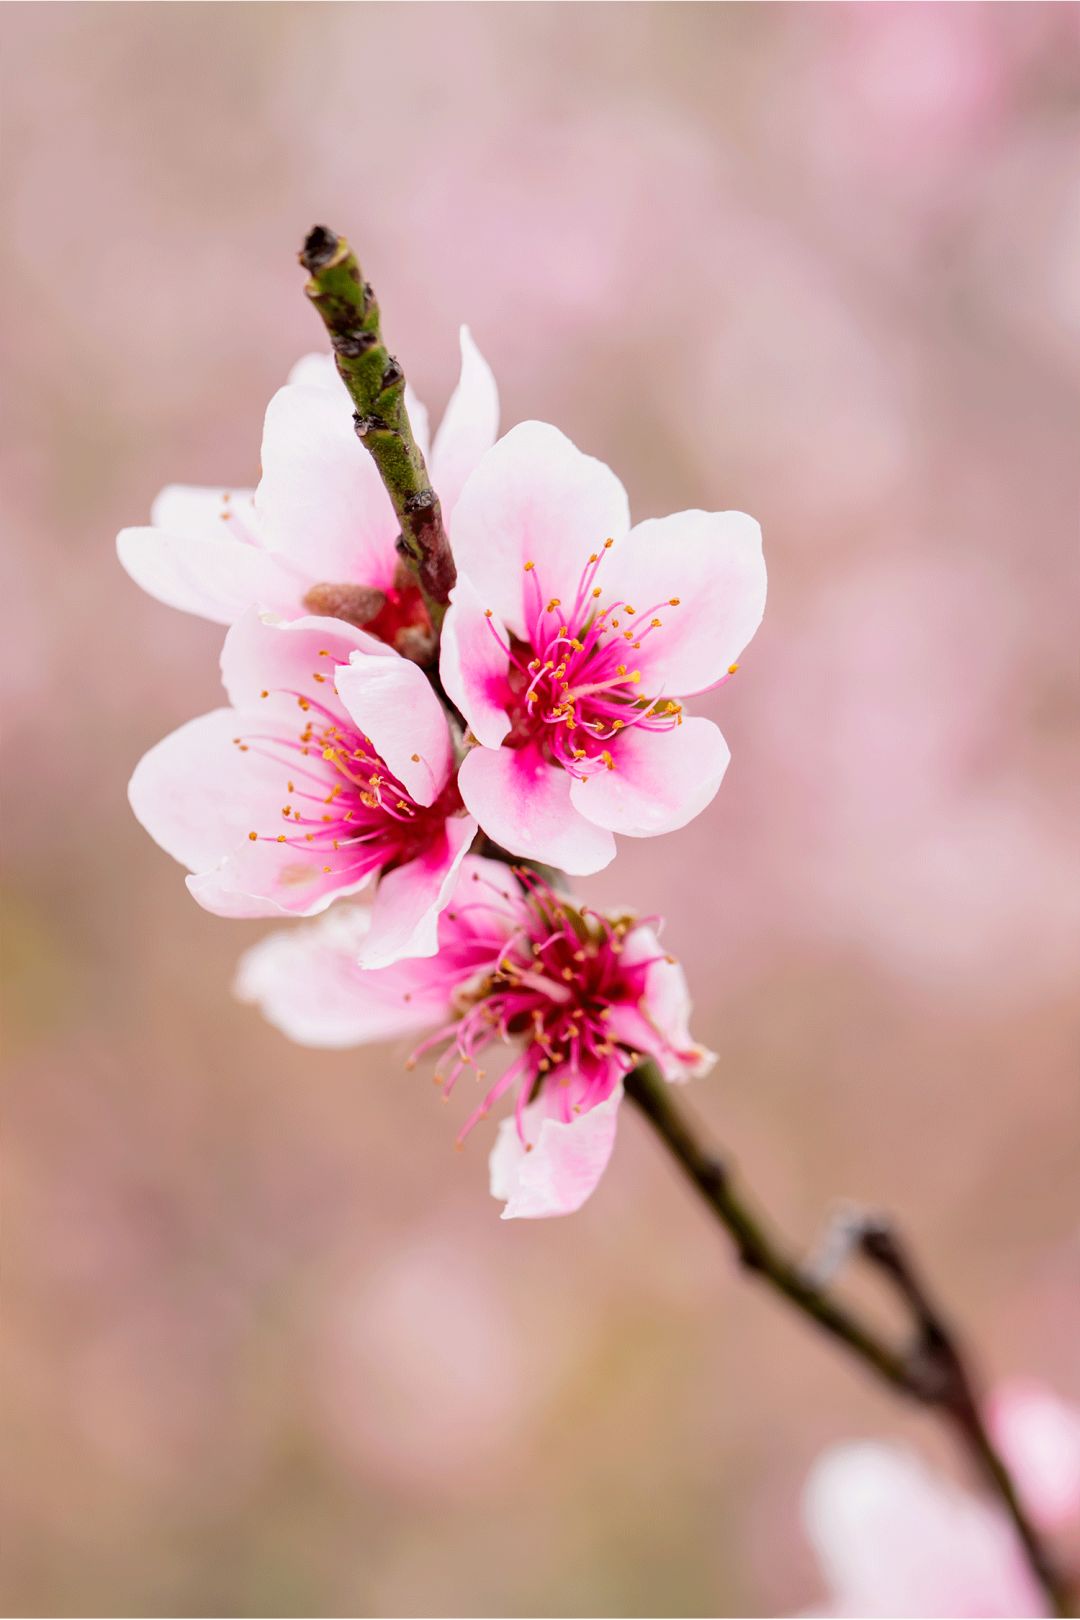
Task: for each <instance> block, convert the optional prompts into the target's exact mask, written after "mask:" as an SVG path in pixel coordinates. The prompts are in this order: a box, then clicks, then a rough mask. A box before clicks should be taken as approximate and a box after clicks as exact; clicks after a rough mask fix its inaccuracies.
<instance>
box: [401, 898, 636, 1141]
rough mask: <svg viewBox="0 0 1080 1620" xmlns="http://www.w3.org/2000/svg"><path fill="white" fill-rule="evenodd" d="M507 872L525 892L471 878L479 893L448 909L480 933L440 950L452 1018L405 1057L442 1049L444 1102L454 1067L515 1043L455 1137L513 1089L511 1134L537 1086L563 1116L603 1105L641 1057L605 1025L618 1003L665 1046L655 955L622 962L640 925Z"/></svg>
mask: <svg viewBox="0 0 1080 1620" xmlns="http://www.w3.org/2000/svg"><path fill="white" fill-rule="evenodd" d="M514 872H515V875H516V876H517V878H518V879H519V880H520V882H521V883H522V884H524V885H525V886H526V893H525V894H524V895H523V896H518V897H515V898H514V899H510V898H509V897H507V896H505V895H503V894H502V893H501V891H499V890H498V889H497V888H496V887H495V886H494V885H492V884H490V883H488V882H486V881H485V880H483V879H480V878H476V879H474V881H475V882H476V883H477V884H478V885H479V887H480V889H481V891H484V893H483V897H482V898H479V899H477V901H476V902H475V903H466V904H465V905H459V906H458V907H456V909H455V910H454V911H452V912H450V913H448V916H447V920H448V922H449V923H451V924H455V923H457V922H458V921H459V919H463V918H464V917H465V916H467V915H468V913H469V912H470V911H475V912H476V913H478V914H479V917H480V929H479V931H476V930H470V931H469V932H467V933H463V934H461V935H460V944H458V943H455V944H448V945H444V947H443V950H442V953H441V960H442V961H443V962H444V963H445V966H446V973H447V981H448V983H450V984H454V983H456V984H457V985H458V986H459V988H458V989H457V991H456V994H455V999H456V1001H457V1003H458V1017H457V1018H456V1019H455V1020H454V1021H453V1022H452V1023H450V1024H447V1025H446V1026H444V1027H443V1028H442V1029H440V1030H437V1031H436V1032H435V1034H434V1035H432V1036H430V1037H429V1038H428V1039H427V1040H425V1041H424V1042H423V1043H422V1044H421V1046H419V1047H418V1048H417V1049H416V1051H415V1052H414V1053H413V1055H412V1057H411V1058H410V1060H409V1062H410V1067H411V1066H412V1064H413V1063H415V1061H416V1058H417V1057H418V1056H419V1055H420V1053H421V1052H424V1051H428V1050H431V1049H432V1048H436V1047H442V1048H443V1055H442V1058H441V1060H440V1066H439V1070H438V1071H437V1072H436V1075H435V1080H436V1084H438V1085H440V1086H442V1087H443V1095H444V1097H446V1096H448V1095H449V1094H450V1092H451V1091H452V1089H453V1087H454V1084H455V1082H456V1081H457V1080H458V1078H459V1077H460V1075H461V1074H462V1073H463V1072H464V1071H466V1070H469V1069H471V1070H472V1071H473V1072H474V1073H475V1076H476V1078H477V1079H478V1080H479V1079H483V1078H484V1070H483V1069H482V1068H480V1067H479V1064H478V1061H477V1060H478V1058H479V1057H480V1055H481V1054H482V1053H483V1051H484V1050H485V1048H487V1047H488V1046H490V1045H491V1043H492V1042H493V1041H496V1040H501V1041H508V1042H519V1041H520V1042H523V1043H524V1047H523V1050H522V1052H521V1054H520V1055H519V1056H518V1057H517V1058H516V1059H515V1061H514V1062H513V1063H512V1064H511V1065H510V1067H509V1068H508V1069H507V1070H506V1072H505V1073H504V1074H503V1075H502V1076H501V1077H500V1078H499V1079H498V1080H497V1081H496V1083H495V1084H494V1085H493V1086H492V1087H491V1088H490V1089H489V1090H488V1091H487V1093H486V1094H485V1096H484V1098H483V1101H482V1102H481V1103H480V1105H479V1106H478V1107H477V1108H476V1109H475V1110H474V1111H473V1113H472V1114H471V1115H470V1116H469V1118H468V1119H467V1120H466V1122H465V1124H464V1126H463V1127H462V1129H461V1132H460V1134H459V1141H460V1140H461V1139H462V1138H464V1137H465V1136H466V1135H467V1134H468V1132H469V1131H470V1130H471V1129H472V1128H473V1126H474V1125H475V1124H476V1123H477V1121H478V1120H480V1119H482V1118H483V1117H484V1116H485V1115H486V1114H487V1113H488V1112H489V1111H490V1110H491V1108H492V1106H493V1105H494V1104H495V1103H496V1102H497V1101H498V1099H499V1098H500V1097H501V1096H503V1094H504V1093H505V1092H507V1091H508V1090H510V1089H511V1088H512V1087H514V1086H515V1085H516V1087H517V1115H518V1128H519V1130H520V1129H521V1115H522V1112H523V1110H524V1108H525V1106H526V1104H528V1103H529V1102H530V1101H532V1100H534V1099H535V1098H536V1097H537V1096H538V1095H539V1093H540V1091H541V1089H543V1088H547V1089H548V1092H549V1102H550V1104H551V1108H552V1111H553V1112H554V1113H555V1114H556V1116H557V1117H560V1118H562V1119H563V1120H566V1121H569V1120H572V1119H573V1118H575V1117H576V1116H577V1115H578V1114H581V1113H584V1112H585V1111H586V1110H588V1109H589V1108H592V1107H594V1106H595V1105H596V1104H597V1103H598V1102H602V1101H603V1100H604V1098H605V1097H607V1096H609V1095H610V1094H611V1091H612V1089H613V1088H614V1086H615V1085H616V1083H617V1082H618V1081H619V1079H620V1078H621V1077H622V1075H624V1074H626V1073H627V1072H628V1071H629V1070H630V1069H632V1068H633V1067H634V1066H635V1065H636V1064H637V1063H639V1062H640V1061H641V1058H642V1052H641V1051H640V1050H638V1049H634V1048H631V1047H629V1046H628V1045H626V1044H625V1043H624V1042H622V1041H620V1040H618V1039H613V1037H612V1034H611V1030H610V1027H609V1021H610V1020H611V1017H612V1013H613V1010H614V1009H615V1008H617V1007H619V1006H624V1005H627V1004H628V1005H630V1006H631V1007H634V1008H635V1009H637V1011H638V1013H639V1014H641V1016H642V1019H643V1020H644V1023H643V1029H644V1030H645V1031H646V1033H655V1037H656V1044H657V1046H658V1047H662V1046H665V1045H666V1043H665V1041H664V1039H663V1037H662V1035H661V1034H660V1033H659V1031H655V1032H651V1031H650V1029H649V1025H648V1018H647V1014H646V1012H645V1008H644V995H645V989H646V982H647V973H648V969H649V968H650V967H651V966H652V965H653V963H654V962H656V961H658V960H664V959H665V958H663V957H662V956H652V957H649V958H646V959H644V960H639V961H635V962H633V963H632V964H629V965H628V964H625V963H624V961H623V951H624V942H625V939H626V937H627V935H628V934H629V933H630V932H631V931H632V930H633V929H634V928H635V927H637V926H640V925H639V924H638V923H636V922H634V921H631V920H627V919H622V920H616V921H611V920H609V919H608V918H606V917H603V916H601V915H600V914H599V913H598V912H594V911H592V910H590V909H589V908H588V907H584V906H583V907H580V908H578V907H574V906H571V905H570V904H569V903H568V902H567V901H566V900H565V899H563V898H562V897H561V896H559V895H557V894H555V892H554V891H553V890H552V889H550V888H549V887H548V885H547V884H546V883H544V882H543V881H542V880H541V879H540V878H538V877H537V876H536V874H535V873H534V872H532V871H531V870H529V869H528V868H524V867H515V868H514ZM492 894H494V895H496V896H497V898H496V899H494V900H492V899H491V898H490V897H489V896H490V895H492ZM503 913H504V914H505V915H506V916H507V917H508V918H509V919H511V920H512V923H513V927H512V930H511V932H510V933H509V934H508V935H507V934H506V932H505V930H504V929H502V928H500V927H499V926H498V919H499V917H500V914H503ZM485 920H490V927H491V933H490V937H488V938H486V937H485V934H484V931H483V930H484V922H485ZM485 951H486V953H487V954H486V959H485ZM643 1044H644V1042H643Z"/></svg>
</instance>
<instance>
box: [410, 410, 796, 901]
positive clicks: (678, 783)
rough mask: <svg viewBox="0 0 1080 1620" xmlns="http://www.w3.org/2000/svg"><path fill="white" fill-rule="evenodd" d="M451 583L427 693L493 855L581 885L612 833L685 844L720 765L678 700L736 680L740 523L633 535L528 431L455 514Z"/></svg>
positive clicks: (596, 490)
mask: <svg viewBox="0 0 1080 1620" xmlns="http://www.w3.org/2000/svg"><path fill="white" fill-rule="evenodd" d="M453 544H454V556H455V559H456V561H457V565H458V569H459V571H460V576H461V577H460V579H459V583H458V586H457V588H456V589H455V591H454V594H453V598H452V606H451V608H450V611H449V613H448V614H447V617H446V621H445V624H444V627H443V642H442V679H443V684H444V686H445V688H446V690H447V692H448V693H449V695H450V697H451V698H452V699H453V701H454V702H455V703H456V704H457V706H458V708H459V709H460V710H461V712H462V714H463V715H464V716H465V718H466V720H467V721H468V723H469V726H470V728H471V731H472V734H473V736H474V737H475V739H476V740H477V742H478V743H479V744H480V746H479V747H478V748H475V749H474V750H473V751H472V752H470V753H469V754H468V755H467V756H466V758H465V760H464V762H463V764H462V767H461V777H460V780H461V794H462V798H463V799H464V800H465V803H466V804H467V805H468V807H469V809H470V810H471V811H472V812H473V814H474V815H475V816H476V817H477V819H478V821H479V822H480V825H481V826H482V827H483V828H484V830H485V832H487V833H488V834H489V835H490V836H491V837H492V838H494V839H496V840H497V841H498V842H499V843H500V844H502V845H503V847H504V848H506V849H509V850H511V851H512V852H513V853H515V854H517V855H521V856H524V857H526V858H527V859H531V860H539V861H547V862H550V863H551V864H553V865H555V866H560V867H562V868H563V869H564V870H565V871H568V872H577V873H582V872H596V871H599V870H600V868H601V867H604V866H606V865H607V864H608V862H609V861H610V860H611V859H612V858H613V856H614V854H615V840H614V838H613V836H612V835H613V833H616V832H620V833H627V834H629V835H631V836H634V837H644V836H647V835H650V834H653V833H663V832H671V831H673V830H674V829H675V828H677V827H682V826H684V825H685V824H686V823H687V822H688V821H690V820H691V819H692V818H693V817H694V816H696V815H697V814H698V812H699V811H701V810H703V809H704V807H705V806H706V805H707V804H708V803H709V801H710V800H711V799H712V797H713V795H714V794H715V792H716V790H717V788H718V787H719V785H720V781H721V779H722V777H723V775H724V771H725V769H726V768H727V763H728V750H727V745H726V744H725V742H724V739H723V737H722V736H721V734H720V732H719V730H718V729H717V727H716V726H715V725H713V724H712V722H711V721H709V720H704V719H701V718H688V717H686V716H685V715H684V714H683V710H682V704H681V703H680V702H679V701H678V699H679V698H681V697H683V696H686V695H688V694H691V693H695V692H704V691H706V690H708V689H709V688H711V687H713V686H717V685H719V684H720V683H721V682H723V681H725V680H726V679H727V678H728V677H729V676H730V675H731V674H732V673H733V672H734V661H735V659H736V658H737V657H738V655H739V653H740V652H741V651H742V649H743V647H744V646H745V645H746V643H747V642H748V641H749V640H750V638H751V636H752V635H753V634H754V631H755V630H756V629H757V626H758V624H759V623H760V622H761V616H762V612H763V610H764V605H765V565H764V562H763V560H762V555H761V533H760V530H759V528H758V525H757V524H756V523H755V522H754V521H753V519H752V518H748V517H746V516H744V514H742V513H741V512H723V513H716V512H679V513H677V514H676V515H675V516H673V517H668V518H662V519H659V520H653V521H650V522H646V523H640V524H638V525H637V527H636V528H634V529H631V528H630V517H629V509H628V506H627V499H626V492H625V490H624V489H623V487H622V485H621V484H620V482H619V480H618V479H617V478H616V477H615V475H614V473H612V472H611V470H610V469H609V468H608V467H606V466H605V465H604V464H603V462H600V461H596V460H594V459H593V458H592V457H591V456H586V455H583V454H582V453H581V451H579V450H577V449H576V448H575V447H574V445H572V444H571V443H570V441H569V439H566V438H564V436H563V435H562V434H561V433H559V432H558V431H557V430H556V429H555V428H553V427H549V426H547V425H546V424H545V423H542V422H523V423H522V424H520V426H518V427H515V428H513V429H512V430H511V431H510V432H509V433H508V434H507V435H506V436H505V438H503V439H501V440H500V441H499V443H498V444H496V445H495V446H494V447H493V448H492V449H491V450H489V451H488V453H487V455H485V456H484V458H483V460H482V461H481V462H480V463H479V465H478V466H477V468H476V470H475V471H474V472H473V474H472V476H471V477H470V479H469V481H468V483H467V484H466V485H465V488H464V489H463V491H462V494H461V498H460V500H459V501H458V504H457V506H456V508H455V511H454V528H453Z"/></svg>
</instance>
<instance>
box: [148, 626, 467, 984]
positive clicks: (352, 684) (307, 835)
mask: <svg viewBox="0 0 1080 1620" xmlns="http://www.w3.org/2000/svg"><path fill="white" fill-rule="evenodd" d="M221 669H222V678H223V681H224V685H225V690H226V693H227V695H228V697H229V701H230V704H231V705H232V706H231V707H230V708H223V709H216V710H214V711H213V713H211V714H204V715H201V716H200V717H199V718H198V719H196V720H191V721H189V722H188V723H187V724H186V725H184V726H181V727H180V729H179V730H178V731H174V732H173V733H172V734H171V736H168V737H166V738H165V739H164V740H163V741H162V742H160V743H158V744H157V746H156V747H154V748H152V749H151V750H150V751H149V753H148V754H146V755H145V756H144V757H143V759H142V760H141V761H140V763H139V765H138V766H137V767H136V770H135V774H134V775H133V777H132V779H131V784H130V788H129V797H130V800H131V805H132V808H133V809H134V811H135V814H136V816H137V817H138V819H139V820H140V821H141V822H142V824H143V826H144V827H145V828H146V830H147V832H149V833H150V835H151V836H152V837H153V838H155V839H156V840H157V842H158V843H159V844H160V845H161V847H162V848H163V849H165V850H167V851H168V853H169V854H170V855H173V856H174V857H175V858H176V859H177V860H178V861H180V862H182V864H183V865H185V866H187V867H188V869H189V870H190V872H191V874H192V875H191V876H190V877H189V878H188V880H187V884H188V888H189V889H190V890H191V892H192V894H193V895H194V896H195V898H196V900H198V902H199V904H200V905H202V906H205V907H206V909H207V910H208V911H213V912H217V913H218V914H219V915H220V916H226V917H266V916H273V915H281V914H282V913H286V914H288V913H291V914H293V915H295V916H301V917H308V916H311V915H313V914H314V913H316V912H319V911H323V910H324V909H325V908H326V907H327V906H328V905H329V904H330V902H331V901H332V900H334V899H335V898H336V897H337V896H339V895H345V894H353V893H355V892H356V891H357V890H358V889H361V888H363V887H364V886H365V885H366V884H368V883H370V882H371V881H372V880H373V879H374V878H376V877H378V878H379V886H378V891H377V893H376V896H375V903H374V908H373V911H372V919H371V928H370V931H369V933H368V936H367V938H366V939H365V941H364V947H363V950H362V952H361V955H362V957H363V960H364V961H365V963H367V964H368V965H371V966H380V967H381V966H384V965H385V964H386V963H388V962H392V961H395V960H397V959H398V958H399V957H402V956H422V955H424V954H427V953H430V952H433V951H434V950H436V948H437V936H436V927H437V918H438V913H439V911H440V909H441V908H442V906H443V905H445V903H446V900H447V898H448V896H449V893H450V891H451V889H452V886H453V880H454V876H455V873H456V871H457V869H458V867H459V865H460V863H461V860H462V858H463V856H464V855H465V852H466V850H467V849H468V847H469V845H470V843H471V842H472V839H473V837H474V836H475V833H476V822H475V820H474V819H473V818H472V817H471V816H470V815H468V814H467V813H466V812H465V810H464V808H463V806H462V803H461V799H460V796H459V794H458V791H457V785H456V779H455V776H454V746H453V738H452V736H451V731H450V726H449V722H448V720H447V716H446V712H445V710H444V709H443V707H442V705H441V704H440V702H439V700H438V698H437V697H436V695H435V693H434V691H433V690H432V688H431V686H430V685H429V684H428V681H427V679H426V677H425V676H424V675H423V673H422V672H421V670H420V669H419V668H418V667H417V665H415V664H413V663H410V662H409V661H408V660H407V659H405V658H401V657H399V655H398V654H397V653H395V652H393V651H392V650H391V649H390V648H388V647H386V646H385V645H384V644H383V643H382V642H380V641H377V640H376V639H375V638H373V637H372V636H369V635H367V634H366V633H365V632H364V631H362V630H357V629H354V628H352V627H351V626H349V625H346V624H342V623H341V622H340V621H339V620H336V619H320V618H301V619H294V620H279V619H275V618H274V617H273V616H272V615H267V614H259V613H258V612H256V611H254V610H252V611H250V612H249V613H247V614H245V615H244V617H243V618H241V619H239V620H238V621H237V623H236V624H235V625H234V626H233V627H232V629H231V630H230V631H229V633H228V635H227V636H226V638H225V646H224V648H223V651H222V656H221Z"/></svg>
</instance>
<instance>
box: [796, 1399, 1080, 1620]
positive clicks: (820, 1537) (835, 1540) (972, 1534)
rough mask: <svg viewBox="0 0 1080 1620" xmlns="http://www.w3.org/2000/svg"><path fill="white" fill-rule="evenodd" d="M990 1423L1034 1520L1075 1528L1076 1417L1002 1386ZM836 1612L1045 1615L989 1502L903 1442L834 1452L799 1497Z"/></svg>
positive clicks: (1078, 1509)
mask: <svg viewBox="0 0 1080 1620" xmlns="http://www.w3.org/2000/svg"><path fill="white" fill-rule="evenodd" d="M989 1419H990V1423H991V1427H992V1428H993V1429H994V1431H995V1434H996V1436H997V1439H998V1443H999V1444H1000V1445H1001V1448H1002V1452H1003V1455H1004V1456H1005V1459H1006V1461H1007V1463H1008V1464H1009V1466H1010V1468H1011V1470H1012V1471H1013V1475H1014V1478H1015V1480H1016V1483H1017V1486H1018V1488H1019V1490H1020V1494H1021V1496H1022V1498H1023V1500H1024V1503H1025V1505H1026V1507H1027V1509H1028V1511H1029V1512H1030V1514H1031V1516H1032V1518H1033V1519H1034V1520H1035V1522H1036V1523H1037V1524H1038V1525H1039V1526H1040V1527H1041V1528H1042V1529H1044V1530H1046V1529H1057V1528H1060V1527H1061V1526H1062V1525H1063V1524H1064V1523H1065V1522H1067V1521H1068V1520H1070V1519H1071V1520H1072V1522H1073V1523H1075V1524H1077V1525H1080V1412H1078V1411H1077V1410H1076V1409H1075V1408H1073V1407H1070V1406H1068V1405H1067V1404H1066V1403H1065V1402H1063V1401H1060V1400H1058V1399H1057V1398H1056V1397H1055V1396H1053V1395H1052V1394H1050V1392H1049V1391H1046V1390H1043V1389H1042V1388H1041V1387H1039V1386H1037V1385H1032V1384H1027V1383H1025V1384H1022V1385H1015V1386H1005V1387H1004V1388H1003V1389H1002V1390H1000V1391H998V1392H997V1394H996V1395H995V1396H994V1398H993V1400H992V1401H991V1403H990V1411H989ZM803 1513H804V1520H805V1523H806V1529H807V1533H808V1535H809V1538H810V1541H811V1544H812V1545H813V1547H814V1550H815V1552H816V1554H817V1558H818V1562H819V1564H820V1566H821V1571H822V1574H823V1575H824V1577H825V1582H826V1585H827V1587H828V1591H829V1596H828V1598H827V1599H826V1601H825V1603H824V1604H822V1605H820V1606H819V1608H818V1609H817V1610H816V1611H815V1612H817V1613H821V1614H828V1615H837V1616H845V1615H850V1616H866V1617H870V1616H890V1615H891V1616H910V1617H912V1620H917V1617H919V1616H937V1615H950V1616H954V1617H957V1620H960V1617H997V1616H1008V1617H1013V1620H1018V1617H1021V1616H1040V1615H1045V1614H1046V1613H1047V1612H1048V1611H1047V1608H1046V1601H1045V1598H1044V1597H1043V1595H1042V1593H1041V1591H1040V1589H1039V1586H1038V1583H1037V1582H1036V1580H1035V1578H1034V1576H1033V1574H1032V1572H1031V1569H1030V1566H1029V1564H1028V1561H1027V1559H1026V1557H1025V1555H1024V1552H1023V1549H1022V1547H1021V1545H1020V1542H1019V1539H1018V1537H1017V1535H1016V1533H1015V1531H1014V1529H1013V1527H1012V1525H1011V1523H1010V1522H1009V1521H1008V1520H1007V1519H1006V1518H1005V1516H1004V1513H1003V1511H1002V1510H1001V1508H1000V1507H999V1506H998V1505H997V1503H995V1502H992V1501H990V1500H988V1499H983V1498H976V1497H975V1496H974V1495H972V1494H971V1493H970V1492H969V1491H967V1490H964V1489H962V1488H961V1487H960V1486H958V1485H955V1484H953V1483H952V1482H951V1481H950V1480H947V1479H945V1478H943V1477H941V1476H940V1475H938V1474H935V1473H934V1472H933V1471H932V1470H931V1469H930V1468H928V1467H927V1466H926V1464H925V1463H923V1462H922V1461H921V1459H920V1458H919V1457H917V1456H916V1455H915V1454H914V1453H913V1452H911V1451H909V1450H907V1449H906V1448H905V1447H903V1446H898V1445H886V1444H880V1443H876V1442H863V1443H856V1444H850V1445H840V1446H834V1447H833V1448H831V1449H830V1450H829V1451H827V1452H825V1453H824V1454H823V1455H822V1456H821V1457H820V1458H819V1459H818V1461H817V1463H816V1464H815V1465H814V1468H813V1470H812V1472H811V1474H810V1478H809V1480H808V1482H807V1486H806V1491H805V1495H804V1499H803Z"/></svg>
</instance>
